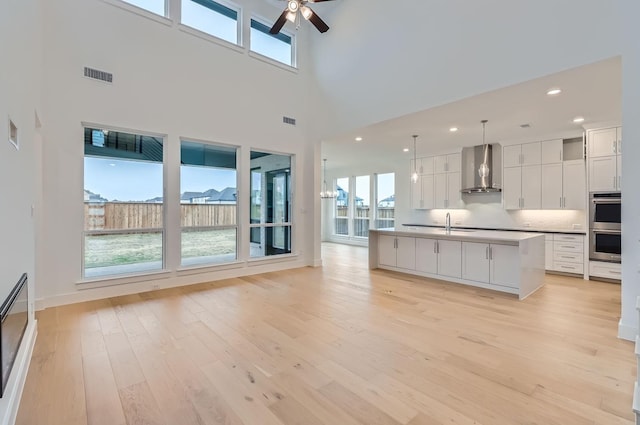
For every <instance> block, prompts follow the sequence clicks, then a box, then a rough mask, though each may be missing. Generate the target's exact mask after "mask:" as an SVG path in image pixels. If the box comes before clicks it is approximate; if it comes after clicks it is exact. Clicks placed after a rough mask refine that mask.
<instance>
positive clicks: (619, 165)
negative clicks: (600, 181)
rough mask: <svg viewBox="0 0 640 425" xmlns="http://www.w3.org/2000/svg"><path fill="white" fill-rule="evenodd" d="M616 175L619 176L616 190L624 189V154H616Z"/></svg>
mask: <svg viewBox="0 0 640 425" xmlns="http://www.w3.org/2000/svg"><path fill="white" fill-rule="evenodd" d="M616 175H617V178H618V181H617V184H616V190H622V155H616Z"/></svg>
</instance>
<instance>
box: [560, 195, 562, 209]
mask: <svg viewBox="0 0 640 425" xmlns="http://www.w3.org/2000/svg"><path fill="white" fill-rule="evenodd" d="M560 208H562V196H561V197H560Z"/></svg>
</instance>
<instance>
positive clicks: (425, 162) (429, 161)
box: [418, 156, 433, 174]
mask: <svg viewBox="0 0 640 425" xmlns="http://www.w3.org/2000/svg"><path fill="white" fill-rule="evenodd" d="M419 161H421V164H420V170H419V171H418V172H419V173H420V174H433V157H432V156H429V157H426V158H420V160H419Z"/></svg>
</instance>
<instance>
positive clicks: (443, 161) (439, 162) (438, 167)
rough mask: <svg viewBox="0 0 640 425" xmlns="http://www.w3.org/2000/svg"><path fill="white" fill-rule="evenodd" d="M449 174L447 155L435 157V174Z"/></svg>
mask: <svg viewBox="0 0 640 425" xmlns="http://www.w3.org/2000/svg"><path fill="white" fill-rule="evenodd" d="M446 172H447V155H439V156H435V157H433V173H434V174H438V173H446Z"/></svg>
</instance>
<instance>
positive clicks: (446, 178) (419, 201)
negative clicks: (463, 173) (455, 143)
mask: <svg viewBox="0 0 640 425" xmlns="http://www.w3.org/2000/svg"><path fill="white" fill-rule="evenodd" d="M460 161H461V155H460V153H453V154H449V155H440V156H431V157H424V158H418V159H417V162H416V165H415V167H414V163H413V160H411V172H413V170H414V169H415V170H416V171H417V172H418V181H417V182H415V183H413V182H412V183H411V207H412V208H413V209H433V208H461V207H462V197H461V194H460V189H461V177H460V169H461V163H460Z"/></svg>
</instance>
